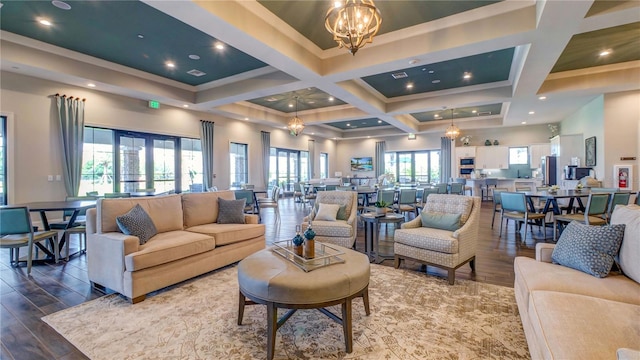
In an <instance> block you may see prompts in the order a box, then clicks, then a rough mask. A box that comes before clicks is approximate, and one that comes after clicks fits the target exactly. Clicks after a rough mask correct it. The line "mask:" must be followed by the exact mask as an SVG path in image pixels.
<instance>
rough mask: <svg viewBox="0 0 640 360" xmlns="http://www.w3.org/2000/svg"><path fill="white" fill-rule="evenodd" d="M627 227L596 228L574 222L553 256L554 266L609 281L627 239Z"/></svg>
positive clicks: (608, 226)
mask: <svg viewBox="0 0 640 360" xmlns="http://www.w3.org/2000/svg"><path fill="white" fill-rule="evenodd" d="M624 227H625V226H624V224H620V225H606V226H593V225H584V224H581V223H579V222H577V221H574V222H572V223H570V224H569V225H567V227H566V228H565V229H564V231H563V232H562V235H561V236H560V239H558V243H557V244H556V247H555V248H554V249H553V253H552V254H551V260H552V261H553V263H554V264H560V265H563V266H566V267H570V268H572V269H576V270H580V271H582V272H585V273H587V274H590V275H593V276H595V277H598V278H603V277H606V276H607V275H608V274H609V271H610V270H611V266H613V261H614V256H615V255H616V254H617V253H618V250H619V249H620V244H621V243H622V238H623V237H624Z"/></svg>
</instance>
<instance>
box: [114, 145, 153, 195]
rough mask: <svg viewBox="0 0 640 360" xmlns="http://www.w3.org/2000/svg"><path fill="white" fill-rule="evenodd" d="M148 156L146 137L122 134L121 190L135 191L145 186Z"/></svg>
mask: <svg viewBox="0 0 640 360" xmlns="http://www.w3.org/2000/svg"><path fill="white" fill-rule="evenodd" d="M145 165H146V156H145V139H144V138H140V137H133V136H128V135H124V136H120V191H121V192H134V191H136V189H138V188H145V187H146V185H145V184H146V182H147V176H146V174H145Z"/></svg>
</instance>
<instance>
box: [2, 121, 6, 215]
mask: <svg viewBox="0 0 640 360" xmlns="http://www.w3.org/2000/svg"><path fill="white" fill-rule="evenodd" d="M0 205H7V118H6V117H5V116H0Z"/></svg>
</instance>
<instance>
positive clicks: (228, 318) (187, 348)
mask: <svg viewBox="0 0 640 360" xmlns="http://www.w3.org/2000/svg"><path fill="white" fill-rule="evenodd" d="M369 298H370V304H371V315H370V316H366V315H365V313H364V306H363V304H362V299H355V300H354V301H353V339H354V344H353V352H352V353H351V354H346V353H345V351H344V339H343V336H342V327H341V326H340V325H339V324H337V323H336V322H334V321H332V320H331V319H329V318H328V317H326V316H325V315H324V314H322V313H320V312H319V311H317V310H298V312H296V313H295V314H294V315H293V316H292V317H291V318H290V319H289V320H288V321H287V322H286V323H285V325H283V326H282V327H281V328H280V329H279V330H278V333H277V338H276V349H275V358H276V359H420V360H422V359H491V358H493V359H520V358H522V359H526V358H529V351H528V350H527V344H526V340H525V337H524V332H523V330H522V325H521V323H520V318H519V315H518V309H517V307H516V303H515V299H514V294H513V289H511V288H506V287H501V286H495V285H489V284H482V283H477V282H474V281H468V280H456V284H455V285H454V286H449V285H448V284H447V282H446V280H444V279H440V278H435V277H432V276H428V275H426V274H424V273H418V272H415V271H411V270H403V269H394V268H392V267H387V266H381V265H371V282H370V286H369ZM237 307H238V285H237V270H236V267H235V266H233V267H227V268H224V269H222V270H219V271H216V272H213V273H210V274H207V275H204V276H201V277H199V278H197V279H194V280H191V281H188V282H184V283H182V284H179V285H176V286H174V287H171V288H169V289H167V290H163V291H161V292H159V293H157V294H155V295H153V296H150V297H147V300H145V301H143V302H141V303H139V304H136V305H131V304H129V303H128V302H127V301H126V300H125V299H124V298H122V297H121V296H119V295H108V296H104V297H101V298H99V299H96V300H93V301H90V302H87V303H84V304H81V305H78V306H75V307H72V308H69V309H65V310H62V311H60V312H57V313H54V314H51V315H48V316H45V317H43V318H42V319H43V320H44V321H45V322H46V323H47V324H49V325H51V326H52V327H53V328H54V329H55V330H56V331H58V332H59V333H60V334H62V336H64V337H65V338H66V339H67V340H69V341H70V342H71V343H73V344H74V345H75V346H76V347H77V348H78V349H79V350H80V351H82V352H83V353H84V354H86V355H87V356H88V357H90V358H92V359H109V360H111V359H264V358H266V341H267V333H266V326H267V323H266V306H263V305H253V306H247V307H246V309H245V314H244V321H243V325H242V326H238V325H237V324H236V321H237V316H238V315H237V314H238V309H237ZM331 310H332V311H333V312H334V313H336V314H338V315H339V314H340V308H339V307H333V308H331ZM280 311H281V312H279V314H280V315H281V314H283V313H284V310H282V309H281V310H280Z"/></svg>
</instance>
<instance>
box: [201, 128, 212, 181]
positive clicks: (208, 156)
mask: <svg viewBox="0 0 640 360" xmlns="http://www.w3.org/2000/svg"><path fill="white" fill-rule="evenodd" d="M213 124H214V123H213V121H206V120H200V141H201V142H202V182H203V184H202V189H203V191H206V190H207V189H208V188H210V187H212V186H213V134H214V129H213Z"/></svg>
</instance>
